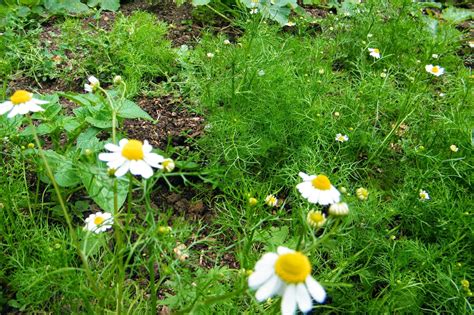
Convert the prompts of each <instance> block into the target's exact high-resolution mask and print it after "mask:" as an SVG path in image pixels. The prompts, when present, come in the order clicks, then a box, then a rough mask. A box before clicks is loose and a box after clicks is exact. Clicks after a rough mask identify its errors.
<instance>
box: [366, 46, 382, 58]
mask: <svg viewBox="0 0 474 315" xmlns="http://www.w3.org/2000/svg"><path fill="white" fill-rule="evenodd" d="M368 50H369V55H371V56H372V57H374V58H376V59H379V58H380V50H379V49H378V48H368Z"/></svg>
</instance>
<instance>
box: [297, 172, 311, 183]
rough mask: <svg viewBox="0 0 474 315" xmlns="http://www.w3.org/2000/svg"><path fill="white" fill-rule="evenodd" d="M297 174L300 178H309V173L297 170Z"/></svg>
mask: <svg viewBox="0 0 474 315" xmlns="http://www.w3.org/2000/svg"><path fill="white" fill-rule="evenodd" d="M298 176H299V177H301V179H302V180H304V181H307V180H309V175H308V174H306V173H303V172H299V173H298Z"/></svg>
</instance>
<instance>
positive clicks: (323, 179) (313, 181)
mask: <svg viewBox="0 0 474 315" xmlns="http://www.w3.org/2000/svg"><path fill="white" fill-rule="evenodd" d="M298 175H299V176H300V177H301V178H302V179H303V182H302V183H299V184H298V185H296V189H298V191H299V192H300V193H301V195H302V196H303V198H306V199H308V201H309V202H311V203H319V204H320V205H322V206H325V205H329V204H333V203H336V202H339V199H340V196H341V193H340V192H339V191H338V190H337V189H336V187H334V186H333V185H331V182H330V181H329V178H328V177H327V176H325V175H322V174H320V175H311V176H310V175H307V174H305V173H303V172H300V173H299V174H298Z"/></svg>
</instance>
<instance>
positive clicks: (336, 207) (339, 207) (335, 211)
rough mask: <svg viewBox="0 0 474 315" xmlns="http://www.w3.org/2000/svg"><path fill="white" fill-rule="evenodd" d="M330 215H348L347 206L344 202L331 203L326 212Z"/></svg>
mask: <svg viewBox="0 0 474 315" xmlns="http://www.w3.org/2000/svg"><path fill="white" fill-rule="evenodd" d="M328 212H329V214H330V215H333V216H336V217H337V216H344V215H347V214H348V213H349V206H348V205H347V203H345V202H337V203H333V204H332V205H331V206H330V207H329V210H328Z"/></svg>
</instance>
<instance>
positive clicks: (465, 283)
mask: <svg viewBox="0 0 474 315" xmlns="http://www.w3.org/2000/svg"><path fill="white" fill-rule="evenodd" d="M461 286H462V287H463V288H464V289H466V290H467V289H469V281H468V280H466V279H462V280H461Z"/></svg>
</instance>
